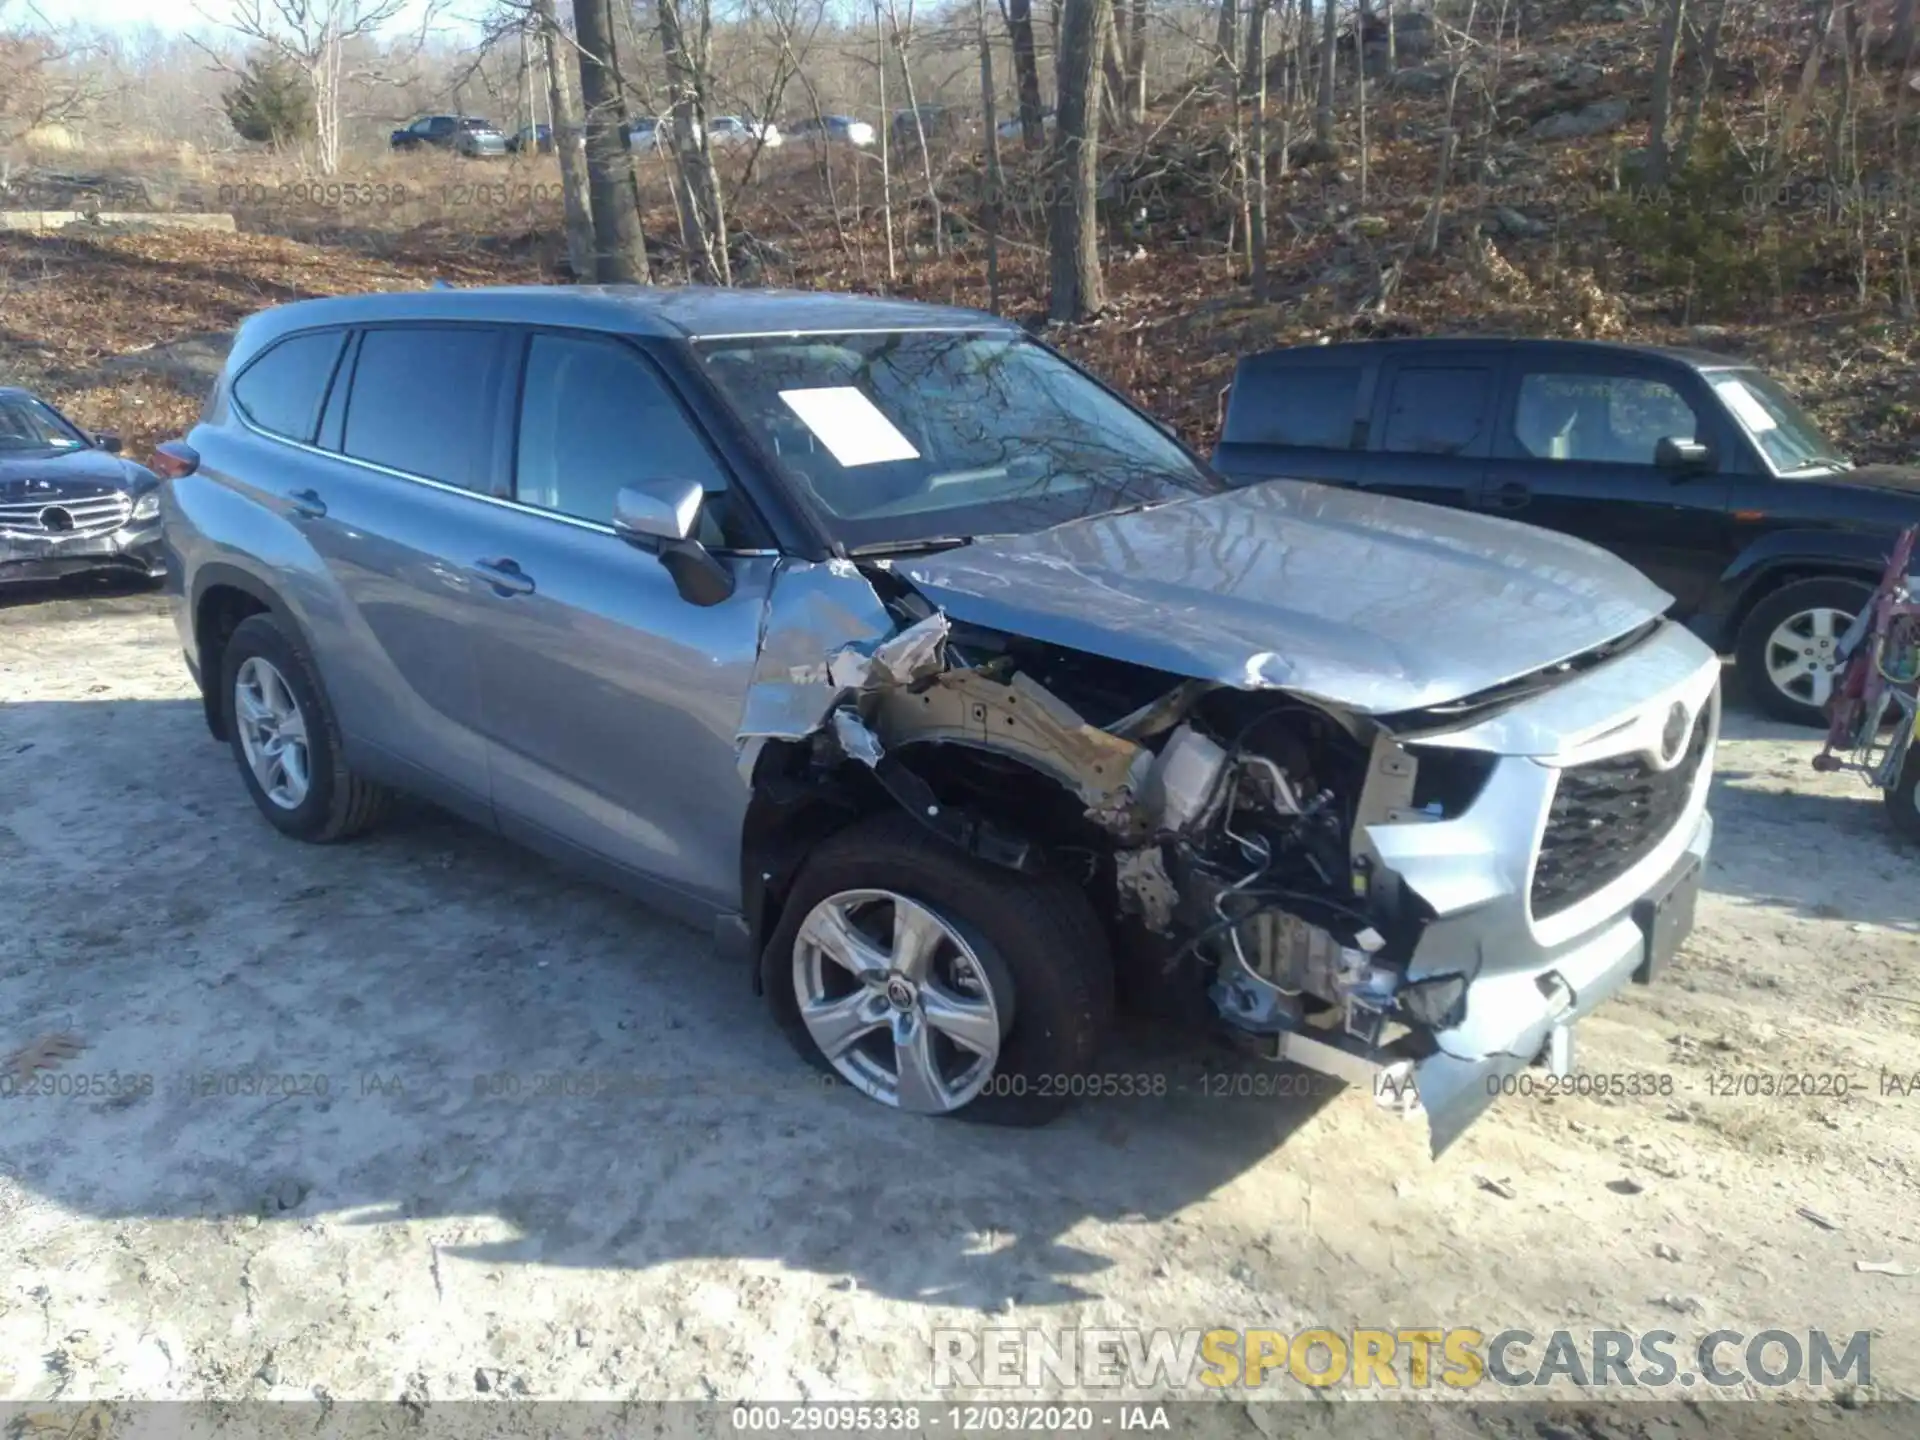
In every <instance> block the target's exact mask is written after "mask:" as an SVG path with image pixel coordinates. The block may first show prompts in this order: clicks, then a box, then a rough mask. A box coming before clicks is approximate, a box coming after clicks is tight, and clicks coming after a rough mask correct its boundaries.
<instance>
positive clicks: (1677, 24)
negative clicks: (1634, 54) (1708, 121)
mask: <svg viewBox="0 0 1920 1440" xmlns="http://www.w3.org/2000/svg"><path fill="white" fill-rule="evenodd" d="M1666 5H1667V13H1666V15H1665V17H1664V18H1663V19H1662V20H1661V22H1660V47H1659V49H1658V50H1657V51H1656V52H1655V54H1654V60H1653V107H1652V116H1651V118H1650V119H1649V120H1648V122H1647V184H1648V185H1650V186H1652V187H1654V188H1655V189H1658V188H1659V187H1660V186H1662V185H1665V184H1666V183H1667V157H1668V150H1667V133H1668V131H1669V130H1671V129H1672V126H1673V71H1674V67H1675V65H1676V64H1677V63H1678V62H1679V59H1680V34H1681V28H1682V27H1683V26H1684V25H1685V23H1686V18H1687V0H1666Z"/></svg>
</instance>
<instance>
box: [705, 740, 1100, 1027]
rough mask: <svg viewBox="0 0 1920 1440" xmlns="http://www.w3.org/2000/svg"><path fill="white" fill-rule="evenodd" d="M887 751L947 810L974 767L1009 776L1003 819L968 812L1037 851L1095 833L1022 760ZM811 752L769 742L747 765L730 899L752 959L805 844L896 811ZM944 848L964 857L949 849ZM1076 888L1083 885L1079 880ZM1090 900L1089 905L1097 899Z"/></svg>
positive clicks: (945, 747) (915, 749)
mask: <svg viewBox="0 0 1920 1440" xmlns="http://www.w3.org/2000/svg"><path fill="white" fill-rule="evenodd" d="M891 753H892V754H894V755H895V756H897V757H898V758H900V759H901V760H903V761H904V762H905V763H906V764H908V765H909V766H910V767H911V768H912V770H913V772H914V774H915V775H916V776H918V777H919V778H920V779H922V780H924V781H926V782H927V783H928V784H929V785H931V786H933V787H934V789H935V790H936V791H937V792H938V793H939V794H940V795H941V797H942V800H943V802H945V803H947V804H948V808H949V809H952V808H955V807H954V805H953V803H952V801H953V797H954V796H955V795H956V794H964V793H965V792H966V791H967V790H968V789H969V787H970V782H971V781H975V780H977V779H978V777H979V774H980V769H979V767H980V766H981V765H982V764H985V763H991V764H993V765H994V766H996V767H998V768H999V769H1000V771H1001V772H1003V773H1006V772H1009V771H1010V772H1011V773H1012V774H1014V775H1016V776H1017V777H1018V781H1019V784H1018V785H1017V786H1009V787H1008V789H1009V790H1010V791H1017V792H1018V793H1019V794H1020V796H1021V800H1022V803H1021V804H1020V805H1019V806H1018V808H1017V813H1016V814H1015V815H1014V816H1013V817H1012V818H1009V817H1008V816H1006V815H1003V814H999V813H989V812H988V811H987V810H985V809H984V808H981V809H978V810H977V811H976V812H975V813H977V814H978V815H979V817H980V818H982V819H988V820H991V821H992V822H993V823H994V825H995V826H996V827H997V828H998V829H1000V830H1001V831H1003V832H1005V833H1007V834H1008V835H1009V836H1011V837H1013V838H1016V839H1019V840H1024V841H1027V842H1029V843H1031V844H1033V845H1034V846H1036V847H1037V848H1038V849H1040V850H1041V851H1043V852H1046V851H1055V850H1058V849H1060V848H1061V847H1075V848H1078V847H1080V846H1082V845H1085V844H1089V843H1094V842H1095V840H1096V837H1098V836H1100V835H1103V834H1104V832H1101V831H1099V830H1098V827H1096V826H1094V825H1093V823H1092V822H1091V821H1088V820H1086V819H1085V818H1084V811H1085V806H1084V804H1083V803H1082V802H1081V801H1080V800H1079V798H1078V797H1077V796H1076V795H1074V793H1073V792H1072V791H1071V790H1070V789H1068V788H1067V786H1065V785H1064V784H1062V783H1061V781H1060V779H1059V777H1057V776H1055V775H1052V774H1049V773H1047V772H1046V771H1045V770H1042V769H1040V768H1039V767H1037V766H1035V765H1033V764H1032V763H1030V762H1029V761H1028V760H1026V759H1025V758H1023V757H1020V756H1014V755H1008V754H1006V753H1004V752H1001V751H997V750H992V749H988V748H986V747H980V746H972V745H960V744H953V743H949V742H937V741H923V742H919V743H914V744H908V745H903V746H899V747H897V748H896V749H895V750H894V751H893V752H891ZM813 755H814V750H813V746H812V743H811V742H810V741H805V740H798V741H787V740H775V741H769V742H768V743H767V744H766V746H765V747H764V748H763V749H762V751H761V753H760V756H759V758H758V760H757V761H756V762H755V766H754V781H753V796H752V799H751V800H750V801H749V802H748V806H747V815H746V821H745V824H744V826H743V828H742V835H741V847H740V894H741V900H742V903H741V911H742V916H743V918H744V919H745V921H746V925H747V929H748V933H749V937H750V941H751V951H752V954H753V955H754V956H755V957H756V962H757V959H758V957H760V956H761V955H762V953H763V952H764V950H765V948H766V945H767V942H768V941H769V939H771V938H772V936H773V933H774V931H775V930H776V929H777V928H778V926H779V923H780V916H781V913H782V910H783V907H784V906H785V904H786V900H787V897H788V895H789V894H790V893H791V891H792V888H793V883H794V881H795V880H796V879H797V878H798V876H799V873H800V869H801V866H802V865H804V864H805V862H806V859H807V856H808V855H809V854H811V853H812V851H813V850H814V848H815V847H817V846H818V845H820V844H821V843H822V842H823V841H825V840H826V839H827V838H828V837H829V836H831V835H834V834H836V833H838V832H839V831H841V830H844V829H847V828H848V827H849V826H852V825H854V824H856V823H858V822H859V821H861V820H864V819H865V818H867V817H868V816H870V815H874V814H884V813H887V812H889V811H896V810H903V809H904V808H905V807H903V806H902V805H901V803H900V802H899V801H898V800H896V799H895V798H894V796H893V795H892V794H891V793H889V792H888V790H887V788H886V787H885V786H883V785H882V784H881V783H880V782H879V780H877V779H876V778H875V777H874V774H873V772H872V771H871V770H870V769H868V768H867V767H866V766H864V765H861V764H859V763H856V762H854V761H850V760H849V761H843V762H841V763H840V764H838V765H836V766H835V767H833V768H832V769H830V770H828V771H826V772H824V773H822V772H820V771H819V770H818V768H817V767H816V766H815V765H814V764H813ZM908 813H911V812H908ZM916 818H918V817H916ZM929 829H930V831H932V833H935V834H939V833H940V832H938V831H937V830H934V829H933V827H929ZM942 838H943V839H944V838H946V837H944V836H943V837H942ZM949 843H951V842H950V841H949ZM954 850H955V853H956V854H962V853H965V852H963V851H962V850H960V848H959V847H958V846H955V847H954ZM1082 888H1089V887H1088V884H1087V882H1086V881H1085V880H1083V881H1082ZM1093 898H1095V900H1096V908H1098V903H1097V902H1098V898H1099V897H1098V896H1094V897H1093ZM1109 909H1110V907H1109ZM1102 913H1106V912H1102ZM752 970H753V976H754V989H755V990H756V992H758V991H759V990H760V989H761V988H762V986H763V983H764V981H763V975H762V967H761V965H760V964H759V963H755V964H754V965H753V967H752Z"/></svg>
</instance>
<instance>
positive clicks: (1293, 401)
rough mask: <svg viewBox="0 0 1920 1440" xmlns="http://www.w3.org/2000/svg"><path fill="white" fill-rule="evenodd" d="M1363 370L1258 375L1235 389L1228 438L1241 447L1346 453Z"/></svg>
mask: <svg viewBox="0 0 1920 1440" xmlns="http://www.w3.org/2000/svg"><path fill="white" fill-rule="evenodd" d="M1359 395H1360V367H1359V366H1358V365H1333V366H1325V367H1322V366H1318V365H1276V366H1273V367H1271V368H1259V369H1253V370H1252V373H1251V374H1247V375H1243V376H1242V377H1241V378H1240V379H1239V380H1238V381H1237V382H1236V383H1235V385H1234V387H1233V397H1232V399H1231V400H1229V401H1228V404H1227V434H1226V438H1227V440H1228V441H1230V442H1231V443H1233V444H1236V445H1291V446H1296V447H1302V448H1308V449H1314V450H1345V449H1347V448H1349V447H1350V446H1351V445H1352V443H1353V413H1354V407H1355V405H1356V404H1357V403H1358V400H1359Z"/></svg>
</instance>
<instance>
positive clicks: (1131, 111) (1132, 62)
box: [1120, 0, 1147, 125]
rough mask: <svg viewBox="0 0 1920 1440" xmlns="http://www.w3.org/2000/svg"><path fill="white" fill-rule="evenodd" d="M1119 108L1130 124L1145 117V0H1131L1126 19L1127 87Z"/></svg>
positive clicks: (1136, 122) (1137, 122)
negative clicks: (1128, 15)
mask: <svg viewBox="0 0 1920 1440" xmlns="http://www.w3.org/2000/svg"><path fill="white" fill-rule="evenodd" d="M1120 110H1121V114H1122V115H1123V116H1125V118H1126V120H1127V123H1128V124H1131V125H1138V124H1140V123H1141V122H1142V121H1144V120H1145V119H1146V118H1147V0H1133V4H1132V8H1131V11H1130V18H1129V19H1128V21H1127V89H1126V100H1125V102H1124V103H1123V104H1122V105H1121V107H1120Z"/></svg>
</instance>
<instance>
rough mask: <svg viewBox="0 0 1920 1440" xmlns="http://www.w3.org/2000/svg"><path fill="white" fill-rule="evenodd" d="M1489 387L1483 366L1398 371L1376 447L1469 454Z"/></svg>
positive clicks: (1482, 427)
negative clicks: (1477, 367) (1383, 430)
mask: <svg viewBox="0 0 1920 1440" xmlns="http://www.w3.org/2000/svg"><path fill="white" fill-rule="evenodd" d="M1492 388H1493V386H1492V376H1491V374H1490V373H1489V372H1488V371H1486V370H1469V369H1441V368H1438V367H1431V368H1421V369H1406V370H1402V371H1400V372H1399V374H1397V375H1396V376H1395V377H1394V381H1393V396H1392V399H1391V401H1390V402H1389V404H1388V407H1387V425H1386V433H1385V434H1384V435H1383V436H1382V437H1381V441H1380V448H1381V449H1383V450H1386V451H1388V452H1390V453H1394V454H1402V455H1466V454H1469V453H1471V452H1472V451H1473V450H1474V449H1475V448H1476V447H1477V446H1478V445H1479V443H1480V440H1481V437H1482V435H1483V434H1484V433H1485V432H1486V428H1487V423H1486V417H1487V406H1488V399H1489V395H1490V393H1491V391H1492ZM1482 453H1484V452H1482Z"/></svg>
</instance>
